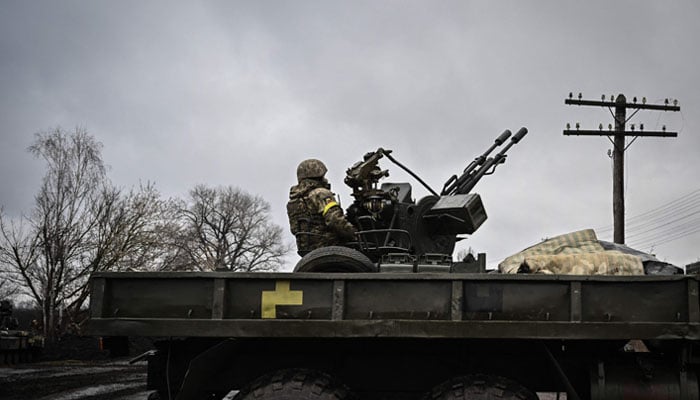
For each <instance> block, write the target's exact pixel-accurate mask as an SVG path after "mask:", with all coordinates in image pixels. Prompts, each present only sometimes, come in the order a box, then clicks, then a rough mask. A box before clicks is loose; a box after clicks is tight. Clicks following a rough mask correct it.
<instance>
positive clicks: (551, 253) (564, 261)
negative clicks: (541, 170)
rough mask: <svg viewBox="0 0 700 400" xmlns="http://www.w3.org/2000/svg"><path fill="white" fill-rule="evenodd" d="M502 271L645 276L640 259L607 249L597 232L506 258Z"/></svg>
mask: <svg viewBox="0 0 700 400" xmlns="http://www.w3.org/2000/svg"><path fill="white" fill-rule="evenodd" d="M498 269H499V270H500V271H501V272H503V273H508V274H515V273H518V272H520V273H523V272H529V273H540V274H571V275H644V266H643V265H642V259H641V258H640V257H639V256H637V255H632V254H625V253H622V252H620V251H617V250H606V249H605V248H604V247H603V246H602V245H601V244H600V242H599V241H598V238H597V237H596V234H595V231H593V229H585V230H581V231H577V232H571V233H567V234H564V235H559V236H556V237H553V238H550V239H546V240H544V241H543V242H541V243H538V244H536V245H534V246H531V247H529V248H527V249H525V250H523V251H521V252H519V253H517V254H514V255H512V256H510V257H508V258H506V259H505V260H503V261H502V262H501V263H500V264H499V265H498Z"/></svg>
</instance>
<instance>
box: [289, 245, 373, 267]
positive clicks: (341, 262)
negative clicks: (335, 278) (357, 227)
mask: <svg viewBox="0 0 700 400" xmlns="http://www.w3.org/2000/svg"><path fill="white" fill-rule="evenodd" d="M294 272H377V267H376V265H374V263H373V262H372V261H371V260H370V259H369V258H368V257H367V256H366V255H364V254H362V253H360V252H359V251H357V250H355V249H351V248H349V247H344V246H327V247H320V248H318V249H315V250H312V251H310V252H309V253H308V254H306V255H305V256H304V257H302V258H301V260H299V262H298V263H297V265H296V266H295V267H294Z"/></svg>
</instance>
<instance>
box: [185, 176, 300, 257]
mask: <svg viewBox="0 0 700 400" xmlns="http://www.w3.org/2000/svg"><path fill="white" fill-rule="evenodd" d="M189 200H190V202H189V205H188V206H187V207H186V208H184V209H183V210H182V214H181V215H182V217H183V221H184V226H183V231H182V233H181V236H180V248H181V249H182V250H183V255H184V259H181V263H180V266H179V267H180V268H183V269H195V270H215V269H220V268H224V269H227V270H231V271H268V270H277V269H278V268H279V267H280V265H281V263H282V259H283V257H284V256H285V255H286V254H287V253H288V252H289V251H290V246H289V245H287V244H284V242H283V239H282V228H281V227H280V226H278V225H275V224H274V223H272V222H271V221H270V205H269V204H268V203H267V202H266V201H265V200H263V199H262V198H261V197H259V196H252V195H250V194H248V193H246V192H245V191H243V190H241V189H238V188H234V187H230V186H228V187H219V188H210V187H206V186H204V185H198V186H196V187H195V188H194V189H192V190H191V191H190V199H189Z"/></svg>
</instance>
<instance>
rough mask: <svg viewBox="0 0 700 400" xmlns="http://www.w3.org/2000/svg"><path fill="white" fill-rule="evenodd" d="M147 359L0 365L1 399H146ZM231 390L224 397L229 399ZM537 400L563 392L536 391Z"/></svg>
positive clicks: (562, 396)
mask: <svg viewBox="0 0 700 400" xmlns="http://www.w3.org/2000/svg"><path fill="white" fill-rule="evenodd" d="M150 393H151V391H150V390H146V362H145V361H143V362H139V363H136V364H133V365H130V364H129V363H128V360H118V361H111V360H110V361H104V360H103V361H52V362H41V363H33V364H20V365H16V366H0V399H2V400H146V399H148V395H149V394H150ZM234 394H235V393H234V392H231V393H229V394H228V395H227V396H226V397H224V399H223V400H230V399H232V398H233V396H234ZM539 397H540V400H555V399H557V398H559V399H562V400H564V399H566V395H561V396H560V397H556V396H555V395H554V394H549V393H547V394H544V393H539Z"/></svg>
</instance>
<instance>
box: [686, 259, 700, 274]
mask: <svg viewBox="0 0 700 400" xmlns="http://www.w3.org/2000/svg"><path fill="white" fill-rule="evenodd" d="M685 273H686V274H689V275H691V274H700V261H696V262H694V263H692V264H688V265H686V266H685Z"/></svg>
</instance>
